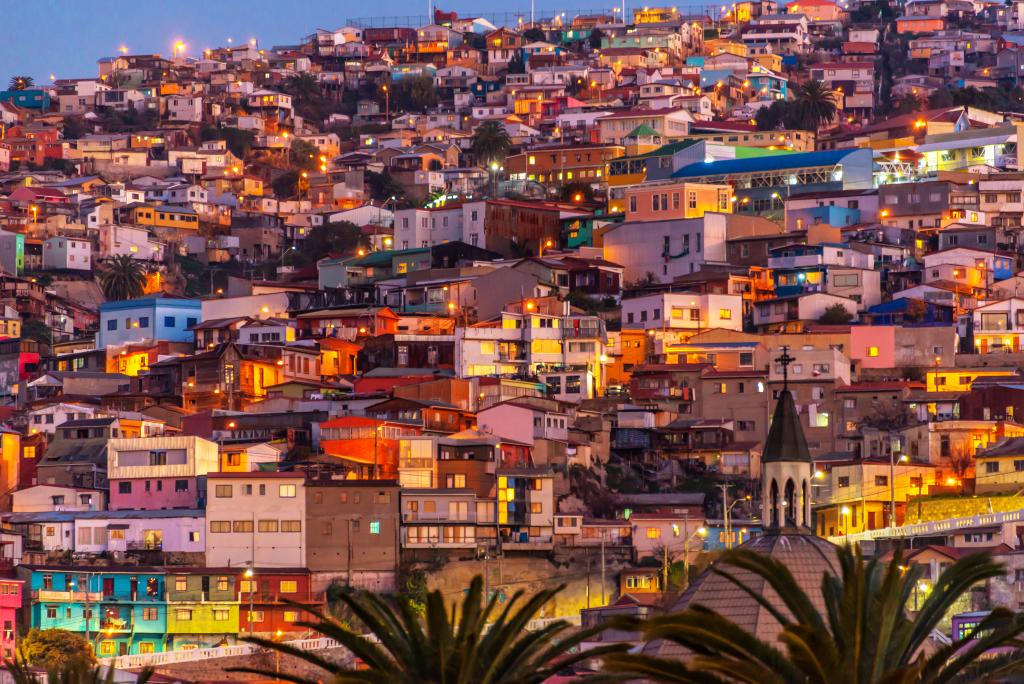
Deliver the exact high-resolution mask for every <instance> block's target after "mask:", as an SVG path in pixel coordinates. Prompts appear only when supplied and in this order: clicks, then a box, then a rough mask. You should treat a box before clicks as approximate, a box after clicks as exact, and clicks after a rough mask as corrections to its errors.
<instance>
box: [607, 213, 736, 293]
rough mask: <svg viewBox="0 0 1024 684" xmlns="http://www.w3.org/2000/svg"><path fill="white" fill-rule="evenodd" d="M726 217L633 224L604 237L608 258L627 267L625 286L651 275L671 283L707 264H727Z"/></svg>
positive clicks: (713, 215)
mask: <svg viewBox="0 0 1024 684" xmlns="http://www.w3.org/2000/svg"><path fill="white" fill-rule="evenodd" d="M726 221H727V216H726V215H725V214H715V213H707V214H704V216H702V217H700V218H693V219H669V220H667V221H635V222H634V221H631V222H628V223H623V224H621V225H618V226H616V227H614V228H612V229H610V230H609V231H608V232H607V233H605V235H604V258H605V259H607V260H608V261H611V262H613V263H616V264H619V265H621V266H622V267H623V274H622V280H623V282H624V283H628V282H632V281H636V280H641V279H643V278H646V277H647V274H648V273H651V274H653V275H654V279H655V282H659V283H671V282H672V281H673V280H675V278H676V277H678V276H682V275H686V274H688V273H694V272H695V271H698V270H700V267H701V265H702V264H705V263H716V262H717V263H725V260H726V258H725V239H726Z"/></svg>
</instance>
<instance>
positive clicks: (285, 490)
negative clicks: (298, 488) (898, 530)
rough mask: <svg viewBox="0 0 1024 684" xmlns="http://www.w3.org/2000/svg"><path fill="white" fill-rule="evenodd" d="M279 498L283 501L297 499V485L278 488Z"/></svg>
mask: <svg viewBox="0 0 1024 684" xmlns="http://www.w3.org/2000/svg"><path fill="white" fill-rule="evenodd" d="M277 492H278V496H280V497H281V498H282V499H294V498H295V485H281V486H279V487H278V488H277Z"/></svg>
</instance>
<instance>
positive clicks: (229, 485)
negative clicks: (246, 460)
mask: <svg viewBox="0 0 1024 684" xmlns="http://www.w3.org/2000/svg"><path fill="white" fill-rule="evenodd" d="M305 482H306V480H305V476H304V475H302V474H301V473H299V474H296V473H286V472H268V473H256V472H251V473H210V474H209V475H207V481H206V484H207V498H206V519H207V529H208V530H209V534H208V535H207V544H206V564H207V566H209V567H217V568H232V567H244V566H246V565H249V564H250V563H252V564H255V566H256V567H257V568H302V567H305V566H306V548H305V545H304V541H305V537H304V536H303V535H304V529H303V528H304V525H305V520H306V492H305ZM238 530H249V531H250V534H238V533H237V531H238Z"/></svg>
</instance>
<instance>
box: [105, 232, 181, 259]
mask: <svg viewBox="0 0 1024 684" xmlns="http://www.w3.org/2000/svg"><path fill="white" fill-rule="evenodd" d="M99 236H100V249H99V256H100V257H102V258H110V257H115V256H123V255H125V254H130V255H131V256H132V258H133V259H139V260H140V261H163V259H164V247H165V245H164V243H162V242H159V241H157V240H154V239H152V238H151V237H150V236H149V231H148V230H147V229H145V228H142V227H140V226H127V225H114V224H110V225H104V226H100V228H99Z"/></svg>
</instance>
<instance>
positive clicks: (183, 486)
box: [174, 480, 188, 492]
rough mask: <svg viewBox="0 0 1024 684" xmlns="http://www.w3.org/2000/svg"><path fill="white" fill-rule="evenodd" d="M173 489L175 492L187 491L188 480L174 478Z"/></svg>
mask: <svg viewBox="0 0 1024 684" xmlns="http://www.w3.org/2000/svg"><path fill="white" fill-rule="evenodd" d="M174 491H176V492H187V491H188V480H175V481H174Z"/></svg>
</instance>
